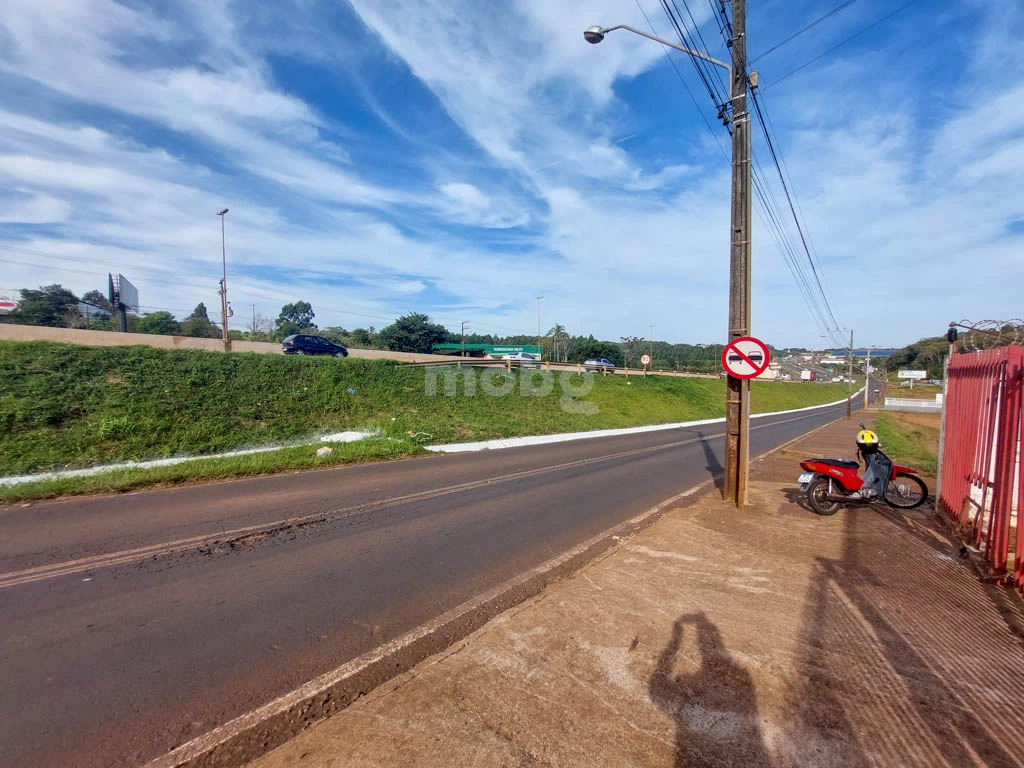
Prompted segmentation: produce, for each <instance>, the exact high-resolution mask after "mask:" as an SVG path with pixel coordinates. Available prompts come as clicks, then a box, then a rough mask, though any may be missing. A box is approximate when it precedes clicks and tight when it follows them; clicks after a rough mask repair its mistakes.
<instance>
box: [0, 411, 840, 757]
mask: <svg viewBox="0 0 1024 768" xmlns="http://www.w3.org/2000/svg"><path fill="white" fill-rule="evenodd" d="M844 412H845V406H837V407H833V408H828V409H822V410H816V411H808V412H803V413H793V414H788V415H782V416H776V417H768V418H763V419H755V420H754V421H752V426H751V454H752V455H757V454H760V453H763V452H765V451H768V450H770V449H772V448H774V447H776V446H778V445H781V444H782V443H784V442H786V441H788V440H790V439H792V438H794V437H797V436H798V435H800V434H802V433H804V432H806V431H808V430H810V429H813V428H815V427H817V426H820V425H821V424H824V423H826V422H828V421H831V420H833V419H835V418H837V417H839V416H840V415H842V414H843V413H844ZM722 429H723V427H722V425H719V424H715V425H710V426H705V427H695V428H688V429H673V430H665V431H658V432H649V433H644V434H639V435H630V436H623V437H615V438H601V439H588V440H579V441H573V442H568V443H559V444H554V445H550V446H535V447H528V448H514V449H506V450H501V451H485V452H481V453H471V454H451V455H438V456H431V457H428V458H421V459H410V460H405V461H395V462H389V463H382V464H369V465H362V466H353V467H343V468H339V469H332V470H322V471H315V472H304V473H299V474H290V475H280V476H275V477H265V478H258V479H251V480H241V481H235V482H226V483H217V484H213V485H203V486H192V487H185V488H178V489H171V490H163V491H151V492H142V493H134V494H128V495H123V496H116V497H103V498H91V499H86V500H81V499H79V500H69V501H64V502H53V503H45V504H34V505H32V506H29V507H27V508H20V507H13V508H0V617H2V630H0V670H2V673H0V765H4V766H8V768H15V767H17V766H37V765H60V766H109V765H138V764H142V763H144V762H146V761H148V760H150V759H153V758H155V757H158V756H160V755H163V754H165V753H166V752H167V751H169V750H170V749H172V748H173V747H175V746H177V745H179V744H181V743H183V742H185V741H188V740H189V739H191V738H194V737H196V736H198V735H200V734H202V733H205V732H207V731H209V730H210V729H211V728H213V727H215V726H217V725H219V724H221V723H223V722H225V721H227V720H229V719H230V718H232V717H235V716H237V715H239V714H242V713H244V712H247V711H249V710H251V709H253V708H254V707H256V706H259V705H261V704H263V703H265V702H267V701H269V700H271V699H272V698H274V697H276V696H278V695H281V694H283V693H285V692H287V691H289V690H292V689H294V688H295V687H297V686H298V685H300V684H302V683H303V682H305V681H307V680H310V679H311V678H313V677H315V676H317V675H319V674H321V673H323V672H325V671H327V670H330V669H333V668H335V667H337V666H338V665H340V664H342V663H344V662H345V661H346V660H349V659H352V658H354V657H356V656H358V655H359V654H362V653H365V652H366V651H368V650H370V649H373V648H375V647H377V646H379V645H381V644H382V643H385V642H387V641H388V640H390V639H392V638H394V637H396V636H398V635H400V634H402V633H403V632H406V631H408V630H409V629H411V628H414V627H416V626H419V625H420V624H422V623H423V622H425V621H428V620H430V619H432V618H434V617H435V616H437V615H439V614H441V613H443V612H444V611H446V610H448V609H450V608H452V607H453V606H456V605H458V604H460V603H462V602H463V601H465V600H467V599H469V598H471V597H472V596H473V595H476V594H479V593H480V592H483V591H485V590H487V589H490V588H492V587H494V586H496V585H498V584H501V583H502V582H504V581H505V580H507V579H510V578H512V577H514V576H516V575H518V574H519V573H522V572H523V571H525V570H527V569H529V568H532V567H534V566H536V565H538V564H540V563H542V562H544V561H546V560H548V559H549V558H551V557H553V556H554V555H557V554H559V553H560V552H563V551H565V550H567V549H569V548H571V547H573V546H574V545H576V544H578V543H579V542H581V541H584V540H585V539H587V538H589V537H592V536H595V535H597V534H599V533H600V532H602V531H605V530H607V529H609V528H611V527H612V526H614V525H616V524H618V523H620V522H622V521H624V520H626V519H628V518H630V517H632V516H634V515H636V514H639V513H641V512H643V511H645V510H647V509H649V508H651V507H652V506H654V505H655V504H657V503H658V502H660V501H663V500H664V499H666V498H669V497H670V496H672V495H674V494H676V493H679V492H680V491H682V490H685V489H686V488H688V487H691V486H693V485H695V484H697V483H699V482H702V481H704V480H706V479H707V478H708V477H709V476H710V475H712V474H715V473H717V472H720V469H721V461H722V447H723V440H722ZM798 471H799V470H798V468H797V467H796V466H794V479H795V476H796V474H797V472H798Z"/></svg>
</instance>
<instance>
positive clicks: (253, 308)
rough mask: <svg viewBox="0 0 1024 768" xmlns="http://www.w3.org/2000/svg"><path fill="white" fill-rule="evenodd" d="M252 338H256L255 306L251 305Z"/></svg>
mask: <svg viewBox="0 0 1024 768" xmlns="http://www.w3.org/2000/svg"><path fill="white" fill-rule="evenodd" d="M252 337H253V339H254V340H255V338H256V305H255V304H253V305H252Z"/></svg>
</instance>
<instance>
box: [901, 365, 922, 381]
mask: <svg viewBox="0 0 1024 768" xmlns="http://www.w3.org/2000/svg"><path fill="white" fill-rule="evenodd" d="M896 375H897V376H898V377H899V378H901V379H914V380H918V381H920V380H921V379H927V378H928V371H911V370H908V369H906V368H904V369H903V370H902V371H897V372H896Z"/></svg>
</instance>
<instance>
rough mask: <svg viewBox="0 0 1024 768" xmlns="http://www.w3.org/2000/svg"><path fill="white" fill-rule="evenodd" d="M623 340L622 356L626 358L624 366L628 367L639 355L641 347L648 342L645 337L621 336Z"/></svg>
mask: <svg viewBox="0 0 1024 768" xmlns="http://www.w3.org/2000/svg"><path fill="white" fill-rule="evenodd" d="M619 338H621V339H622V354H623V357H624V358H625V362H624V363H623V364H624V365H626V366H628V365H629V361H630V360H632V359H633V357H634V356H635V355H636V354H637V353H638V351H639V349H640V345H641V344H643V343H644V341H646V339H644V337H643V336H620V337H619Z"/></svg>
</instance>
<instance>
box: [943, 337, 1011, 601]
mask: <svg viewBox="0 0 1024 768" xmlns="http://www.w3.org/2000/svg"><path fill="white" fill-rule="evenodd" d="M946 376H947V382H946V400H945V407H946V434H945V439H944V443H943V446H944V447H943V452H942V488H941V496H940V498H939V506H940V508H941V509H942V510H943V511H944V512H945V513H946V514H947V515H949V517H950V518H952V519H953V521H954V522H955V523H956V524H957V525H958V526H959V527H960V529H961V530H962V531H964V532H965V533H966V534H967V535H968V536H969V538H970V539H971V540H972V542H973V543H974V544H975V545H976V546H980V547H982V550H983V552H984V554H985V559H986V560H988V562H989V563H990V564H991V566H992V570H993V572H994V573H995V574H996V575H999V576H1002V575H1004V574H1006V571H1007V563H1008V561H1009V557H1010V554H1011V552H1012V553H1013V581H1014V584H1015V585H1016V587H1017V589H1020V590H1022V591H1024V562H1022V558H1021V557H1019V556H1018V554H1019V553H1024V528H1022V526H1020V525H1019V524H1018V510H1019V506H1020V489H1021V487H1022V486H1024V462H1021V460H1020V446H1021V437H1022V431H1024V420H1022V419H1021V405H1022V398H1021V390H1022V386H1024V384H1022V377H1024V347H999V348H997V349H988V350H984V351H981V352H966V353H961V354H956V355H953V356H952V358H951V359H950V362H949V367H948V370H947V373H946ZM1013 529H1016V536H1015V537H1014V538H1015V541H1014V542H1013V546H1012V547H1011V542H1010V537H1011V531H1012V530H1013Z"/></svg>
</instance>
